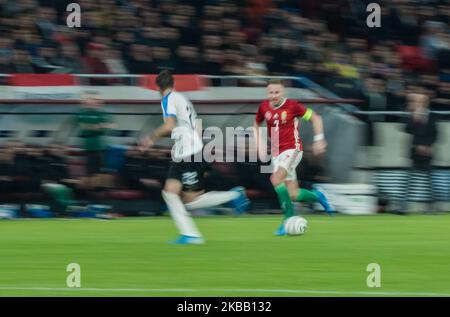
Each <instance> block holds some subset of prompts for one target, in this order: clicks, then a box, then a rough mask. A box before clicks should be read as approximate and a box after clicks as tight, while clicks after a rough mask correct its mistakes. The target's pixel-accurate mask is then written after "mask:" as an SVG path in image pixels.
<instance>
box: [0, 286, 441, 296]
mask: <svg viewBox="0 0 450 317" xmlns="http://www.w3.org/2000/svg"><path fill="white" fill-rule="evenodd" d="M0 291H68V292H76V291H87V292H149V293H155V292H161V293H199V292H219V293H220V292H223V293H239V292H241V293H280V294H283V293H285V294H299V295H300V294H312V295H314V294H316V295H321V294H331V295H387V296H446V297H450V293H433V292H378V291H327V290H296V289H220V288H205V289H177V288H62V287H60V288H58V287H0Z"/></svg>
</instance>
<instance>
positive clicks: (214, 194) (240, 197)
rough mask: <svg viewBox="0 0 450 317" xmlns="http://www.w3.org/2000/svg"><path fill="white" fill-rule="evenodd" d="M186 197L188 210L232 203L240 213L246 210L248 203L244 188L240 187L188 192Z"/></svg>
mask: <svg viewBox="0 0 450 317" xmlns="http://www.w3.org/2000/svg"><path fill="white" fill-rule="evenodd" d="M184 197H185V199H184V201H185V206H186V209H187V210H197V209H204V208H211V207H217V206H220V205H223V204H227V203H232V205H233V206H235V208H234V210H235V212H236V213H237V214H240V213H242V212H244V211H245V209H244V204H248V202H247V201H248V199H247V198H246V197H245V192H244V189H243V188H242V189H241V188H239V187H236V188H234V189H231V190H229V191H210V192H204V191H202V192H200V193H198V194H197V193H196V194H195V195H193V194H192V193H187V195H185V196H184Z"/></svg>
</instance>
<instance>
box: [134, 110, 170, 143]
mask: <svg viewBox="0 0 450 317" xmlns="http://www.w3.org/2000/svg"><path fill="white" fill-rule="evenodd" d="M176 125H177V119H176V117H174V116H168V117H166V118H165V120H164V124H162V125H160V126H159V127H158V128H157V129H156V130H155V131H153V132H152V133H151V134H149V135H147V136H145V137H144V138H143V139H142V140H141V142H140V146H139V147H140V149H141V150H146V149H148V148H149V147H151V146H153V144H155V143H156V142H157V141H158V140H159V139H161V138H162V137H165V136H168V135H170V134H171V133H172V130H173V129H174V128H175V127H176Z"/></svg>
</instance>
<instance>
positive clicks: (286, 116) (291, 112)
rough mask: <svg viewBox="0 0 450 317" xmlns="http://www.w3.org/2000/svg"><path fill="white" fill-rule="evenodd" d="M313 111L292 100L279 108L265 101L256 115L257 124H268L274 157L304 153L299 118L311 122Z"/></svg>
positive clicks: (288, 100)
mask: <svg viewBox="0 0 450 317" xmlns="http://www.w3.org/2000/svg"><path fill="white" fill-rule="evenodd" d="M311 114H312V110H311V109H307V108H306V107H305V106H304V105H303V104H301V103H299V102H297V101H296V100H292V99H285V100H284V102H283V103H282V104H281V105H280V106H278V107H277V108H273V107H271V106H270V104H269V101H268V100H265V101H263V102H262V103H261V105H260V106H259V109H258V112H257V113H256V123H258V124H261V123H262V122H263V121H264V120H265V121H266V123H267V129H268V134H269V137H270V139H271V144H272V156H277V155H278V154H280V153H282V152H284V151H286V150H290V149H297V150H299V151H303V145H302V141H301V139H300V135H299V117H300V118H304V119H305V120H309V119H310V118H311Z"/></svg>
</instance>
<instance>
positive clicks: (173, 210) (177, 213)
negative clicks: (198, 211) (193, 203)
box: [162, 190, 202, 237]
mask: <svg viewBox="0 0 450 317" xmlns="http://www.w3.org/2000/svg"><path fill="white" fill-rule="evenodd" d="M162 197H163V199H164V201H165V202H166V205H167V208H169V211H170V215H171V216H172V219H173V221H174V222H175V225H176V226H177V228H178V230H179V231H180V234H182V235H185V236H190V237H201V236H202V234H201V233H200V231H198V229H197V226H196V225H195V223H194V221H193V220H192V218H191V216H190V215H189V213H188V212H187V211H186V208H185V207H184V205H183V202H182V201H181V199H180V197H179V196H178V195H176V194H173V193H169V192H166V191H164V190H163V191H162Z"/></svg>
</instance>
